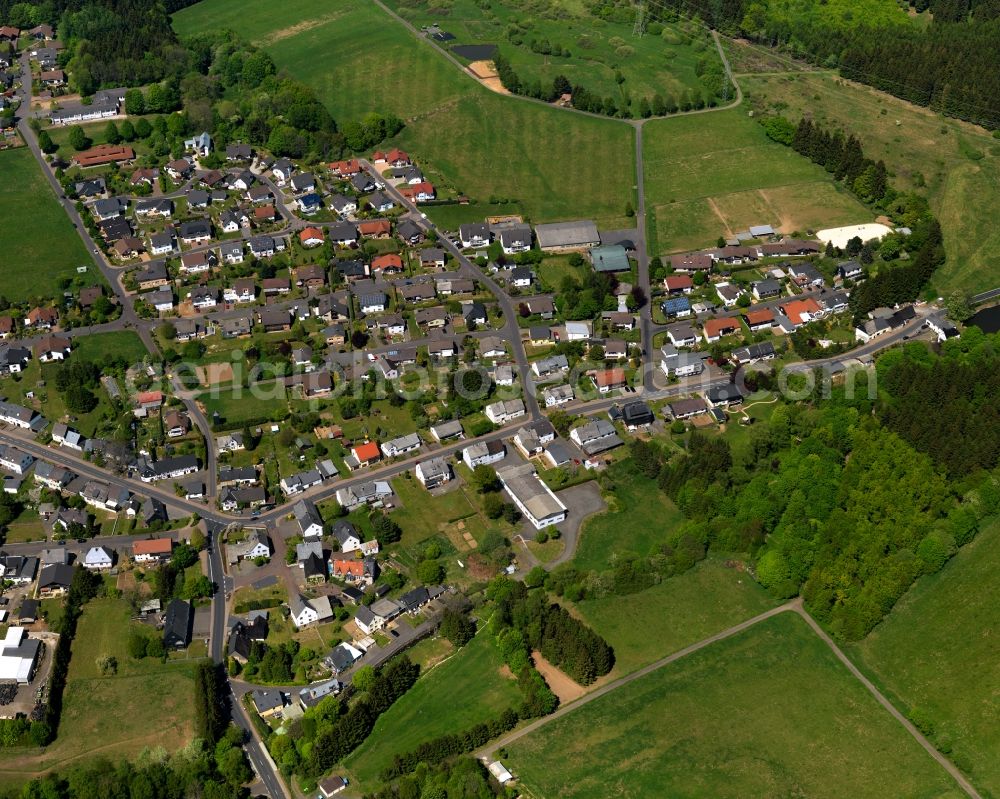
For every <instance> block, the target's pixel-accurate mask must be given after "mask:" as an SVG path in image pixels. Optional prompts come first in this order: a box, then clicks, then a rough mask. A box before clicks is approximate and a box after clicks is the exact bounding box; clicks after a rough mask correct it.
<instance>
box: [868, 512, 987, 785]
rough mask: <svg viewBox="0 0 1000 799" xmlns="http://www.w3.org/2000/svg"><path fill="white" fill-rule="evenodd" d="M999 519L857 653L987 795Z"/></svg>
mask: <svg viewBox="0 0 1000 799" xmlns="http://www.w3.org/2000/svg"><path fill="white" fill-rule="evenodd" d="M998 558H1000V523H998V522H994V523H993V524H991V525H989V526H988V527H986V528H985V529H983V530H982V531H981V532H980V533H979V535H978V537H977V538H976V540H974V541H972V542H971V543H970V544H967V545H966V546H965V547H963V548H962V549H961V550H960V551H959V552H958V554H957V555H955V557H954V558H953V559H952V560H951V561H950V562H949V563H948V565H946V566H945V567H944V569H942V570H941V571H940V572H938V573H937V574H935V575H931V576H929V577H925V578H923V579H922V580H920V581H919V582H918V583H917V584H916V585H915V586H914V587H913V588H912V589H910V591H909V593H907V594H906V596H904V597H903V599H902V600H900V602H899V604H898V605H896V607H895V608H894V609H893V611H892V613H891V614H890V615H889V616H888V617H887V618H886V620H885V621H883V622H882V624H880V625H879V626H878V627H876V628H875V630H874V631H873V632H872V633H871V634H870V635H869V636H868V637H867V638H866V639H865V640H864V641H861V642H860V643H858V644H856V645H854V646H852V647H851V648H850V650H849V654H850V655H851V657H852V659H853V660H854V661H855V662H856V663H857V664H858V665H859V667H861V668H862V670H864V671H866V672H867V673H868V674H869V676H871V677H872V678H873V679H874V680H875V681H876V683H877V684H879V686H880V688H882V689H883V690H884V691H885V692H886V694H887V695H888V696H889V697H890V699H892V700H893V703H894V704H895V705H896V706H897V707H898V708H899V709H900V710H901V711H903V712H904V713H907V715H908V716H909V717H910V718H911V720H913V721H914V723H915V724H916V725H917V726H918V727H920V728H921V730H922V731H923V732H924V733H925V734H926V735H927V736H928V737H929V738H930V739H931V741H932V742H933V743H934V744H935V745H936V746H937V747H938V748H939V749H941V750H942V751H944V752H945V753H946V754H947V755H948V757H949V758H950V759H951V760H952V761H953V762H954V763H955V764H956V765H957V766H958V767H959V768H960V769H962V771H963V772H965V774H966V775H967V776H968V777H969V779H970V780H971V781H972V783H973V785H975V786H976V787H977V788H978V789H980V790H981V791H982V792H983V794H984V795H990V796H995V795H1000V757H998V752H1000V728H998V726H997V696H998V695H1000V657H998V654H1000V653H998V648H1000V644H998V643H997V612H996V609H997V603H998V602H1000V583H998V582H997V579H996V563H997V561H998Z"/></svg>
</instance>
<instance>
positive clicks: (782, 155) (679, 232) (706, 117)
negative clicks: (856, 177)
mask: <svg viewBox="0 0 1000 799" xmlns="http://www.w3.org/2000/svg"><path fill="white" fill-rule="evenodd" d="M643 147H644V150H643V166H644V169H645V188H646V213H647V217H648V220H649V230H648V234H649V235H648V238H649V252H650V255H660V256H662V255H664V254H666V253H671V252H680V251H683V250H689V249H696V248H701V247H708V246H714V245H715V242H716V240H717V239H718V238H719V236H731V235H734V234H735V233H736V232H738V231H741V230H746V229H747V227H749V226H750V225H754V224H769V225H773V226H774V228H775V229H776V230H780V231H782V232H784V233H792V232H796V231H797V232H799V233H802V234H806V233H808V232H810V231H815V230H820V229H822V228H824V227H835V226H837V225H844V224H848V223H851V222H857V223H860V222H869V221H872V220H873V219H874V215H873V214H872V212H871V211H869V210H868V209H866V208H865V207H864V206H863V205H862V204H861V203H860V202H858V200H857V199H855V198H854V197H853V196H852V195H851V194H849V193H848V192H847V191H845V190H843V189H842V188H841V187H839V186H836V185H835V184H834V182H833V180H832V179H831V178H830V176H829V175H828V174H827V173H826V171H825V170H824V169H823V168H822V167H819V166H817V165H815V164H813V163H811V162H810V161H808V160H807V159H805V158H803V157H802V156H800V155H798V153H796V152H794V151H793V150H792V149H791V148H789V147H785V146H783V145H781V144H778V143H776V142H774V141H771V140H770V139H768V138H767V136H766V135H765V133H764V129H763V128H762V127H761V126H760V125H758V124H757V123H756V122H755V121H754V120H752V119H751V118H749V117H748V116H747V112H746V109H745V108H738V109H733V110H732V111H719V112H714V113H710V114H699V115H694V116H686V117H678V118H675V119H661V120H653V121H651V122H649V123H648V124H647V125H646V126H645V128H644V132H643Z"/></svg>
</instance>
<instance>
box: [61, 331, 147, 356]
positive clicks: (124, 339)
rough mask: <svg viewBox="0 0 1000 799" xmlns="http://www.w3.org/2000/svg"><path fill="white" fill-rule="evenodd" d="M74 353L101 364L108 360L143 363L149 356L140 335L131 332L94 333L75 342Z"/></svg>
mask: <svg viewBox="0 0 1000 799" xmlns="http://www.w3.org/2000/svg"><path fill="white" fill-rule="evenodd" d="M73 353H74V354H75V355H76V356H77V357H78V358H85V359H86V360H88V361H94V362H95V363H101V362H102V361H104V360H105V359H106V358H109V357H111V358H123V359H124V360H125V361H127V362H129V363H135V362H137V361H141V360H142V359H143V358H145V357H146V356H147V355H148V354H149V350H147V349H146V345H145V344H143V343H142V339H141V338H139V336H138V334H136V333H133V332H132V331H130V330H122V331H117V332H113V333H93V334H91V335H89V336H80V337H78V338H76V339H74V340H73Z"/></svg>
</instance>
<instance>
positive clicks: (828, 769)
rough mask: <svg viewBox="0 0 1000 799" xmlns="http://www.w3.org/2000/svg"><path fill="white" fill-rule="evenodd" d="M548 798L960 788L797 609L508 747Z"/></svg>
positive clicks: (860, 793)
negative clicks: (828, 646) (882, 706)
mask: <svg viewBox="0 0 1000 799" xmlns="http://www.w3.org/2000/svg"><path fill="white" fill-rule="evenodd" d="M508 752H509V762H508V766H509V767H510V768H511V769H512V771H513V772H514V774H515V775H517V776H518V777H519V778H520V779H521V780H522V781H523V782H524V784H525V785H526V786H527V788H528V789H530V790H531V791H532V793H533V794H534V795H538V796H545V797H547V799H574V798H575V797H593V796H621V797H629V799H641V798H644V797H651V798H652V797H661V796H670V797H695V796H713V797H717V798H720V799H721V798H723V797H744V796H808V797H811V799H822V798H823V797H831V799H832V798H833V797H843V796H850V797H854V798H855V799H864V798H865V797H872V798H873V799H876V798H877V799H881V798H882V797H886V796H924V797H931V796H934V797H942V796H954V797H957V796H960V795H961V792H960V791H958V789H957V786H955V785H954V784H953V783H951V781H950V778H949V777H948V775H947V773H946V772H945V771H944V770H943V769H941V767H940V766H938V765H937V764H936V763H935V762H934V761H933V760H932V759H931V758H930V757H929V756H928V755H927V754H926V753H925V752H924V751H923V750H922V749H921V748H920V746H919V745H918V744H917V743H916V742H915V741H914V740H913V739H912V738H911V737H910V736H909V735H908V734H907V733H906V732H905V731H904V730H903V728H902V727H901V726H900V725H899V724H898V723H897V722H896V721H894V720H893V719H892V717H891V716H889V714H888V713H886V712H885V711H884V710H883V709H882V708H881V707H880V706H879V705H878V704H877V703H876V702H875V700H874V698H872V697H871V696H870V695H869V694H868V693H867V691H865V689H864V688H863V687H862V685H861V684H860V683H859V682H857V681H856V680H855V679H854V678H853V677H851V675H850V674H849V673H848V672H847V670H846V669H844V667H843V666H842V665H841V664H840V663H839V662H838V661H837V660H836V658H835V657H834V655H833V653H832V652H830V650H829V649H828V648H827V647H826V646H825V645H824V644H823V643H822V641H820V639H819V638H818V637H816V635H815V634H814V633H813V632H812V630H810V629H809V627H808V626H807V625H806V623H805V622H804V621H803V620H802V619H800V618H799V617H798V616H795V615H793V614H790V613H788V614H781V615H779V616H777V617H775V618H772V619H769V620H768V621H766V622H762V623H760V624H758V625H756V626H755V627H753V628H751V629H750V630H747V631H745V632H743V633H741V634H740V635H738V636H735V637H733V638H730V639H727V640H725V641H722V642H720V643H718V644H715V645H713V646H710V647H708V648H706V649H703V650H701V651H699V652H696V653H694V654H692V655H690V656H688V657H686V658H684V659H682V660H680V661H677V662H675V663H673V664H670V665H669V666H666V667H664V668H662V669H659V670H657V671H655V672H653V673H651V674H649V675H646V676H644V677H642V678H640V679H638V680H636V681H635V682H632V683H630V684H628V685H626V686H623V687H621V688H619V689H618V690H616V691H613V692H612V693H610V694H607V695H605V696H602V697H600V698H598V699H595V700H594V701H593V702H591V703H589V704H587V705H584V706H583V707H581V708H580V709H579V710H576V711H574V712H571V713H569V714H567V715H566V716H565V717H563V718H560V719H558V720H556V721H554V722H552V723H551V724H548V725H547V726H545V727H543V728H542V729H541V730H539V731H537V732H534V733H532V734H531V735H529V736H527V737H525V738H522V739H521V740H519V741H517V742H515V743H514V744H512V745H511V746H509V747H508Z"/></svg>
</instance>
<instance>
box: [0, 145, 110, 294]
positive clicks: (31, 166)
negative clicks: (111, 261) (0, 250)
mask: <svg viewBox="0 0 1000 799" xmlns="http://www.w3.org/2000/svg"><path fill="white" fill-rule="evenodd" d="M0 174H2V175H3V180H0V219H2V220H3V223H4V231H5V235H4V261H3V267H2V275H3V279H2V280H0V294H2V295H3V296H4V297H6V298H7V299H8V300H11V301H21V300H29V299H32V298H46V297H54V296H56V295H57V294H61V293H62V291H63V289H62V288H61V286H60V283H59V281H60V280H67V281H71V283H72V285H74V286H89V285H93V284H95V283H102V282H103V280H104V278H103V277H102V276H101V274H100V272H99V271H98V270H97V267H96V266H95V265H94V262H93V259H92V258H91V257H90V255H89V254H88V253H87V250H86V248H85V247H84V246H83V241H82V240H81V239H80V237H79V236H78V235H77V232H76V229H75V228H74V227H73V225H72V223H71V222H70V221H69V217H67V216H66V213H65V211H63V209H62V206H61V205H59V203H58V202H57V200H56V197H55V195H54V194H53V192H52V188H51V187H50V186H49V183H48V181H47V180H46V179H45V176H44V175H43V174H42V171H41V168H40V167H39V166H38V163H37V162H36V161H35V159H34V157H33V156H32V154H31V151H30V150H29V149H28V148H27V147H21V148H18V149H14V150H8V151H6V152H3V153H0ZM78 266H86V267H87V271H86V272H85V273H82V274H79V273H77V271H76V268H77V267H78Z"/></svg>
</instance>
